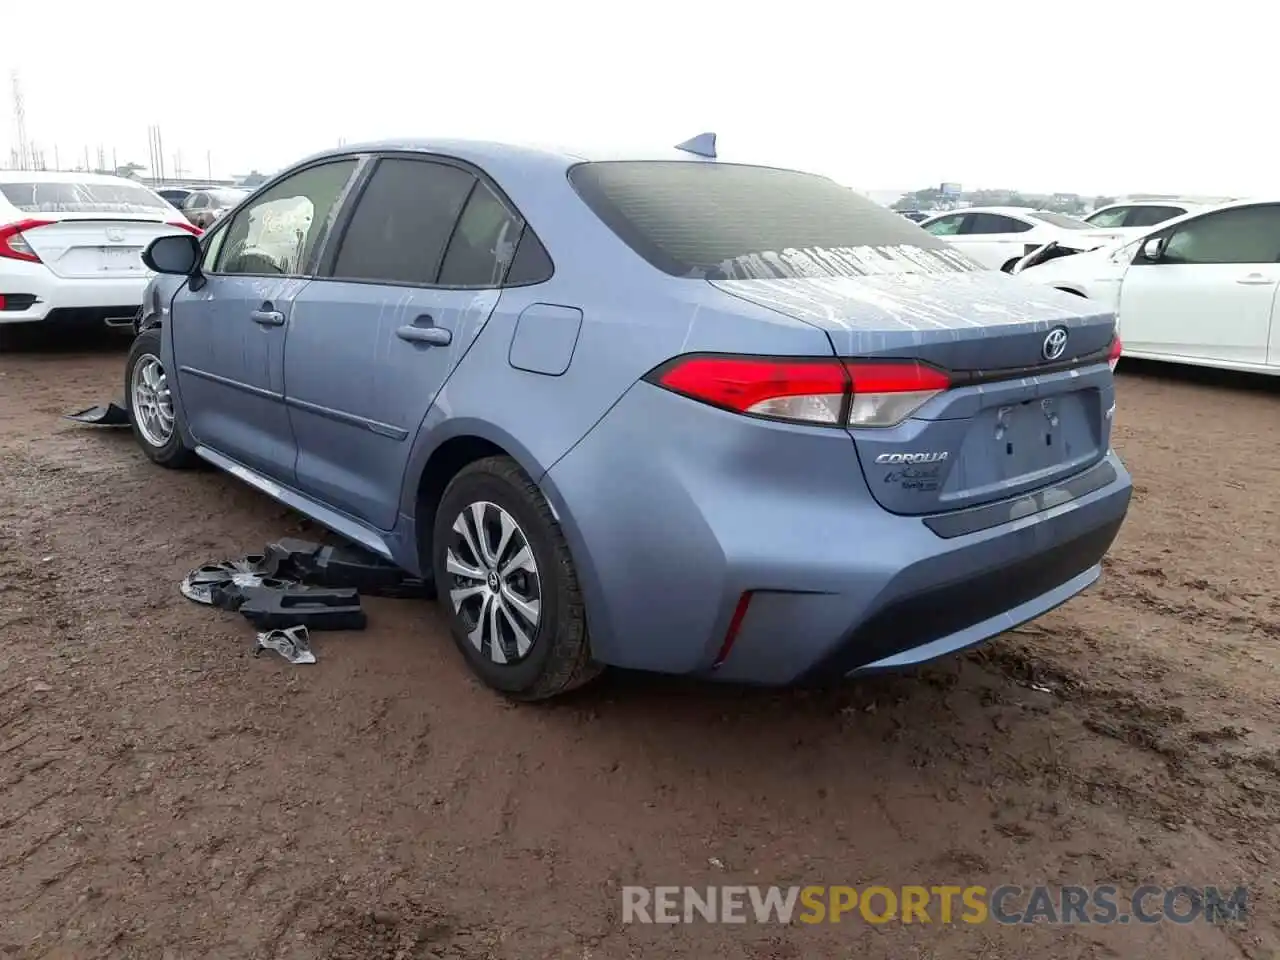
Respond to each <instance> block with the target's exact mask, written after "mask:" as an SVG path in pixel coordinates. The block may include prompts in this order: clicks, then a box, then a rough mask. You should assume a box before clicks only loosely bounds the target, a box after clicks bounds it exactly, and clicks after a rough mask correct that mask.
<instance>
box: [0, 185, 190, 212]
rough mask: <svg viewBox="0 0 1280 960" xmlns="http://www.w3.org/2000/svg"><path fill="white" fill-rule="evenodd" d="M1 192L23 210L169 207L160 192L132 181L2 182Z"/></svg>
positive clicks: (158, 209) (161, 209) (163, 209)
mask: <svg viewBox="0 0 1280 960" xmlns="http://www.w3.org/2000/svg"><path fill="white" fill-rule="evenodd" d="M0 194H4V198H5V199H6V200H8V201H9V202H10V203H11V204H13V205H14V206H15V207H17V208H18V209H19V210H21V211H23V212H24V213H164V212H166V211H167V210H168V209H169V205H168V204H167V203H165V201H164V200H163V199H161V198H160V197H159V196H158V195H157V194H154V193H152V192H151V191H150V190H148V189H147V188H146V187H143V186H135V185H134V184H131V183H79V182H75V181H71V180H58V181H49V180H46V181H43V182H32V183H23V182H19V183H0Z"/></svg>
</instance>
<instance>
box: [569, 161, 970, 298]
mask: <svg viewBox="0 0 1280 960" xmlns="http://www.w3.org/2000/svg"><path fill="white" fill-rule="evenodd" d="M569 179H570V182H571V183H572V184H573V186H574V188H575V189H576V190H577V191H578V194H579V195H580V196H581V197H582V199H583V200H584V201H585V202H586V203H587V205H588V206H589V207H590V208H591V209H592V210H593V211H594V212H595V213H596V215H597V216H598V217H600V219H601V220H603V221H604V222H605V223H606V224H607V225H608V226H609V227H610V229H612V230H613V232H614V233H616V234H617V235H618V236H619V237H620V238H621V239H622V240H623V241H624V242H625V243H626V244H627V245H628V246H630V247H631V249H633V250H634V251H635V252H636V253H638V254H640V256H642V257H644V258H645V259H646V260H648V261H649V262H650V263H651V264H653V265H654V266H655V267H657V268H658V269H660V270H663V271H665V272H667V273H670V274H673V275H674V276H679V277H697V278H714V277H723V276H735V277H788V276H791V277H795V276H817V277H823V276H841V275H850V274H858V273H865V272H867V269H868V268H866V267H865V261H866V260H867V259H868V258H870V259H875V260H877V261H879V263H877V264H876V266H875V268H877V269H882V268H881V267H880V263H883V264H886V265H900V269H909V268H910V267H911V266H912V265H914V268H915V269H917V270H919V269H936V270H967V269H972V267H971V266H969V265H967V261H965V260H964V259H963V257H962V256H961V255H959V254H956V253H954V252H953V251H952V250H951V248H949V247H948V246H947V245H946V244H945V242H944V241H941V240H937V239H934V238H932V237H930V236H929V235H928V234H927V233H925V232H924V231H922V230H921V229H920V228H919V227H917V226H916V225H915V224H913V223H911V222H910V221H908V220H906V219H905V218H903V217H900V216H898V215H897V214H896V213H894V212H893V211H892V210H889V209H888V208H887V207H882V206H880V204H878V203H875V202H873V201H872V200H870V199H868V198H867V197H864V196H861V195H860V194H858V193H855V192H854V191H853V190H850V189H848V188H847V187H842V186H840V185H839V184H838V183H835V182H834V181H832V180H828V179H827V178H825V177H819V176H814V175H812V174H807V173H799V172H796V171H794V170H774V169H770V168H767V167H750V166H742V165H738V164H728V163H718V162H715V163H705V162H693V161H614V162H604V163H582V164H578V165H577V166H575V167H574V168H573V169H572V170H571V171H570V173H569ZM904 246H905V247H912V248H916V250H915V255H914V256H913V257H907V256H892V255H891V254H890V253H888V252H885V248H888V247H904ZM868 247H872V248H879V250H870V251H869V250H867V249H866V248H868ZM920 248H925V249H924V252H922V251H921V250H920ZM897 253H899V254H901V253H902V251H898V252H897Z"/></svg>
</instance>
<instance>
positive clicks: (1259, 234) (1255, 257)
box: [1163, 206, 1280, 264]
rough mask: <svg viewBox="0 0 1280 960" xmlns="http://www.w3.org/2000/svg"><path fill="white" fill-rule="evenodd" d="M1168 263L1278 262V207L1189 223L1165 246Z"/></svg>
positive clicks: (1221, 214) (1239, 211)
mask: <svg viewBox="0 0 1280 960" xmlns="http://www.w3.org/2000/svg"><path fill="white" fill-rule="evenodd" d="M1163 259H1164V261H1165V262H1169V263H1197V264H1204V263H1280V207H1277V206H1260V207H1239V208H1236V209H1232V210H1223V211H1221V212H1219V213H1211V214H1208V215H1206V216H1203V217H1199V218H1197V219H1195V220H1192V221H1191V222H1190V223H1187V224H1184V225H1182V226H1180V227H1178V228H1177V230H1175V231H1174V233H1173V236H1171V237H1170V238H1169V243H1168V245H1167V246H1166V247H1165V252H1164V258H1163Z"/></svg>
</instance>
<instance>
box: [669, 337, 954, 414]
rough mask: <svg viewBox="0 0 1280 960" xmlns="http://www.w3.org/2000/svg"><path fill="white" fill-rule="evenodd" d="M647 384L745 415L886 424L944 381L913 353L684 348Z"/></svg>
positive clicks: (948, 382) (921, 401) (933, 392)
mask: <svg viewBox="0 0 1280 960" xmlns="http://www.w3.org/2000/svg"><path fill="white" fill-rule="evenodd" d="M646 379H647V380H649V382H650V383H654V384H656V385H658V386H660V387H665V388H666V389H668V390H671V391H673V392H675V393H679V394H682V395H683V396H686V397H690V398H691V399H694V400H700V401H701V402H703V403H707V404H711V405H712V406H715V407H720V408H722V409H724V410H731V411H733V412H734V413H741V414H746V415H748V416H755V417H765V418H768V419H770V420H786V421H791V422H795V423H811V424H818V425H823V426H845V425H848V426H852V427H892V426H894V425H896V424H899V423H901V422H902V421H903V420H905V419H906V418H907V417H909V416H911V415H912V414H913V413H915V412H916V411H917V410H919V409H920V407H922V406H923V405H924V404H925V403H926V402H927V401H928V400H930V399H931V398H933V397H935V396H937V395H938V394H939V393H941V392H943V391H944V390H946V389H948V388H949V387H950V386H951V380H950V378H949V377H948V376H947V375H946V374H945V373H944V372H943V371H941V370H939V369H937V368H936V367H931V366H929V365H928V364H925V363H920V362H919V361H916V360H837V359H835V358H831V359H793V358H766V357H729V356H707V355H696V354H695V355H691V356H687V357H678V358H676V359H675V360H673V361H671V362H669V363H666V364H663V365H662V366H661V367H659V368H658V369H657V370H655V371H653V373H651V374H650V375H649V376H648V377H647V378H646Z"/></svg>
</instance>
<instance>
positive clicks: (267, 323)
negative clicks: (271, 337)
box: [249, 310, 284, 327]
mask: <svg viewBox="0 0 1280 960" xmlns="http://www.w3.org/2000/svg"><path fill="white" fill-rule="evenodd" d="M249 319H251V320H252V321H253V322H254V323H258V324H261V325H262V326H264V327H282V326H284V314H283V313H281V312H280V311H279V310H255V311H253V313H251V314H249Z"/></svg>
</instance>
